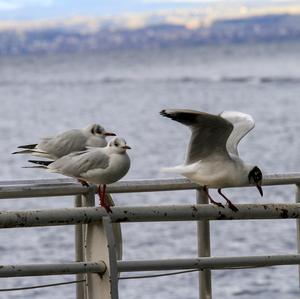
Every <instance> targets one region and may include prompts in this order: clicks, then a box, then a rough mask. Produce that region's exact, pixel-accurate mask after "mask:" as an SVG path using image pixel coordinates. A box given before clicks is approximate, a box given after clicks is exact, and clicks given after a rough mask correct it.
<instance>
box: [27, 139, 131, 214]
mask: <svg viewBox="0 0 300 299" xmlns="http://www.w3.org/2000/svg"><path fill="white" fill-rule="evenodd" d="M127 149H130V147H129V146H128V145H127V144H126V141H125V140H124V139H123V138H119V137H115V138H114V139H112V140H111V141H110V142H109V143H108V145H107V146H106V147H102V148H99V147H91V148H88V149H87V150H84V151H80V152H73V153H71V154H69V155H66V156H63V157H61V158H59V159H57V160H55V161H37V160H29V162H32V163H35V164H39V165H40V166H37V167H41V168H46V169H47V170H48V171H50V172H56V173H60V174H63V175H66V176H70V177H73V178H77V179H79V180H80V181H84V182H89V183H94V184H97V185H99V187H98V194H99V198H100V204H101V206H103V207H104V208H105V209H106V210H107V211H108V212H111V209H110V203H107V202H106V200H105V190H106V184H111V183H114V182H116V181H118V180H120V179H121V178H122V177H123V176H124V175H125V174H126V173H127V172H128V170H129V167H130V159H129V156H128V155H127V153H126V150H127Z"/></svg>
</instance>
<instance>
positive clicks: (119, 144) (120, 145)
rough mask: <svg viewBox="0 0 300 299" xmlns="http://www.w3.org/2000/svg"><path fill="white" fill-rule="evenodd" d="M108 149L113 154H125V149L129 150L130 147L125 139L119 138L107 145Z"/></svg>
mask: <svg viewBox="0 0 300 299" xmlns="http://www.w3.org/2000/svg"><path fill="white" fill-rule="evenodd" d="M108 147H109V148H110V149H111V151H112V152H114V153H119V154H122V153H125V152H126V150H127V149H131V147H130V146H128V145H127V144H126V141H125V139H123V138H121V137H115V138H114V139H112V140H111V141H110V142H109V143H108Z"/></svg>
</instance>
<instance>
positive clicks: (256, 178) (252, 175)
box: [248, 166, 263, 196]
mask: <svg viewBox="0 0 300 299" xmlns="http://www.w3.org/2000/svg"><path fill="white" fill-rule="evenodd" d="M262 177H263V175H262V172H261V170H260V169H259V168H258V167H257V166H254V167H253V168H252V169H251V170H250V172H249V174H248V179H249V183H252V184H255V186H256V188H257V189H258V191H259V193H260V195H261V196H263V190H262V188H261V183H262Z"/></svg>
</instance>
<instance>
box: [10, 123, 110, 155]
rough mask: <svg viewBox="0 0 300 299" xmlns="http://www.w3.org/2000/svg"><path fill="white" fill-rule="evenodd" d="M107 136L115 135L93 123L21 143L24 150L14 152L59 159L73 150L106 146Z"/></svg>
mask: <svg viewBox="0 0 300 299" xmlns="http://www.w3.org/2000/svg"><path fill="white" fill-rule="evenodd" d="M106 136H115V134H114V133H110V132H106V130H105V129H104V128H103V127H102V126H100V125H99V124H91V125H89V126H88V127H86V128H84V129H71V130H68V131H65V132H63V133H60V134H58V135H56V136H54V137H49V138H43V139H42V141H41V142H39V143H36V144H27V145H21V146H19V147H18V148H21V149H22V150H20V151H17V152H14V153H13V154H31V155H33V156H38V157H43V158H48V159H54V160H56V159H58V158H60V157H62V156H65V155H68V154H70V153H72V152H76V151H82V150H85V149H86V147H88V146H91V147H104V146H106V145H107V141H106V139H105V137H106Z"/></svg>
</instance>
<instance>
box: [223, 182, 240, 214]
mask: <svg viewBox="0 0 300 299" xmlns="http://www.w3.org/2000/svg"><path fill="white" fill-rule="evenodd" d="M218 192H219V194H220V195H221V196H222V197H223V198H224V199H225V200H226V202H227V204H228V207H229V209H231V210H232V211H234V212H237V211H238V210H239V209H238V208H237V207H236V206H235V205H234V204H233V203H232V202H231V201H230V200H229V199H228V198H227V197H226V196H225V195H224V194H223V193H222V192H221V188H219V189H218Z"/></svg>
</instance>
